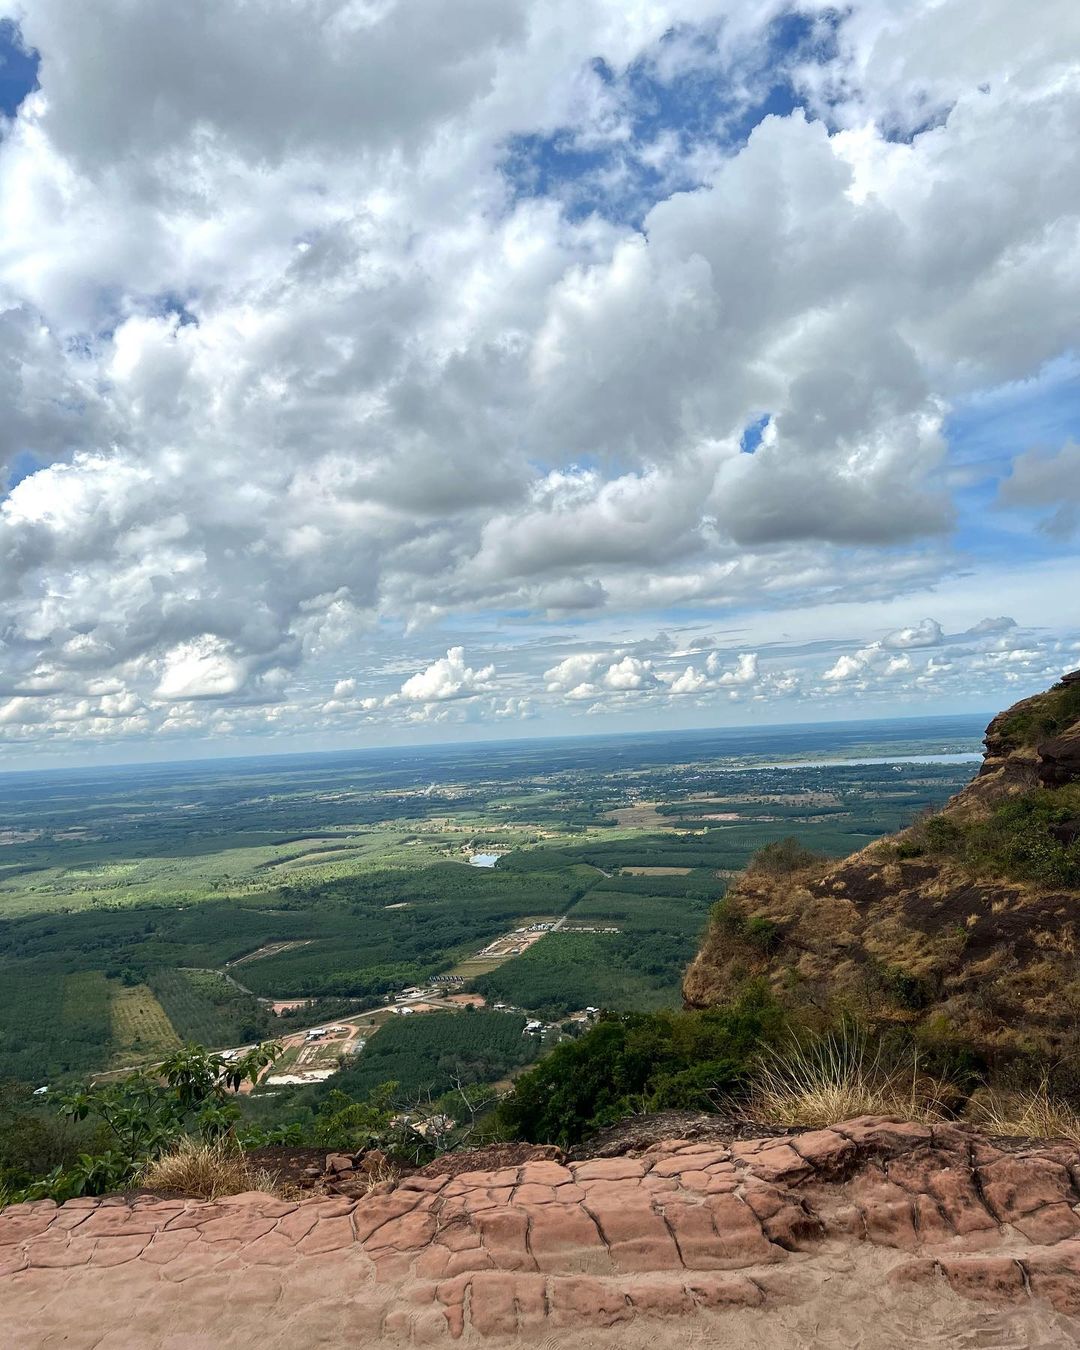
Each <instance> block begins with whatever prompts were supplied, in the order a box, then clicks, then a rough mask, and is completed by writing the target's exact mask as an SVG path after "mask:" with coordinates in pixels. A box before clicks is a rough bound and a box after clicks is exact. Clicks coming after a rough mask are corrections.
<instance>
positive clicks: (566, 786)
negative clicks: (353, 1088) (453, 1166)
mask: <svg viewBox="0 0 1080 1350" xmlns="http://www.w3.org/2000/svg"><path fill="white" fill-rule="evenodd" d="M980 731H981V728H980V726H979V724H978V722H977V721H975V720H972V719H967V720H964V719H939V720H937V721H935V722H933V723H932V724H930V723H928V724H925V725H922V724H907V725H903V726H901V725H898V724H896V725H892V726H890V725H887V724H877V725H874V726H871V725H864V726H861V727H860V726H855V725H852V726H842V727H832V728H820V727H818V728H809V727H808V728H787V729H782V730H779V731H778V730H772V731H770V730H767V729H765V730H748V731H744V732H713V733H710V732H695V733H692V734H690V733H687V734H683V733H676V734H673V735H664V736H657V737H648V736H644V737H618V738H610V737H599V738H588V739H586V740H580V741H578V740H571V739H567V740H562V741H558V742H530V743H518V744H506V745H502V746H492V745H485V746H482V747H481V746H478V747H462V746H444V747H435V748H422V749H409V750H401V749H398V750H394V751H386V752H382V751H379V752H370V753H364V754H355V755H352V754H350V755H327V756H304V755H301V756H288V757H278V758H273V759H264V760H243V761H241V760H237V761H231V762H229V761H221V762H216V763H213V764H196V765H157V766H139V767H133V768H129V769H123V770H112V769H110V770H87V771H79V772H71V773H66V774H65V773H44V774H21V775H17V776H16V775H7V776H3V775H0V1078H3V1077H7V1076H13V1077H17V1078H21V1079H25V1080H27V1081H35V1080H38V1079H40V1078H43V1077H44V1078H46V1079H48V1080H49V1081H57V1080H64V1079H70V1078H74V1077H77V1076H80V1075H84V1074H86V1073H88V1072H92V1071H95V1070H101V1069H104V1068H106V1067H107V1066H108V1065H110V1064H116V1063H118V1062H121V1061H125V1060H127V1059H129V1058H130V1059H135V1058H138V1057H139V1055H140V1054H141V1052H142V1050H143V1048H144V1047H146V1046H148V1045H155V1046H165V1045H166V1044H167V1043H168V1039H169V1033H168V1031H167V1029H166V1023H168V1024H169V1025H170V1026H171V1027H172V1029H173V1031H174V1032H175V1034H176V1036H177V1037H178V1038H179V1039H181V1040H187V1039H193V1040H196V1041H199V1042H201V1043H204V1044H207V1045H209V1046H214V1047H220V1046H227V1045H233V1044H241V1043H244V1042H246V1041H248V1040H252V1039H255V1037H256V1036H259V1035H267V1034H273V1033H274V1032H275V1031H280V1030H281V1029H282V1028H281V1026H280V1024H278V1021H277V1019H275V1018H273V1017H271V1016H270V1014H269V1013H268V1012H267V1011H266V1008H265V1005H264V1004H262V1003H260V1002H259V999H267V1000H275V1001H287V1000H290V999H317V1000H335V1002H333V1003H331V1004H330V1005H329V1006H330V1007H333V1008H335V1015H336V1016H338V1017H342V1016H344V1015H345V1013H344V1012H343V1011H342V1009H348V1010H349V1012H350V1013H351V1012H352V1010H353V1009H355V1008H356V1007H365V1006H366V1007H371V1006H373V1005H374V1004H376V1003H377V1002H380V1001H382V1000H383V999H385V998H386V996H387V995H389V994H392V993H394V992H395V991H397V990H399V989H400V988H401V987H403V986H405V985H412V984H420V983H423V982H425V981H427V980H429V979H431V978H432V977H433V976H435V975H438V974H442V973H446V972H448V971H451V970H457V971H458V972H459V973H461V974H463V975H464V976H465V978H466V979H472V980H474V981H475V983H476V986H477V988H479V989H482V990H483V991H484V992H485V993H488V994H489V997H494V998H498V999H499V1000H500V1001H506V1002H511V1003H514V1004H516V1005H519V1006H521V1007H524V1008H529V1009H533V1010H549V1011H550V1010H557V1009H566V1008H571V1009H572V1008H578V1007H581V1006H583V1005H586V1004H592V1005H598V1006H599V1005H607V1006H610V1007H651V1006H657V1005H660V1004H664V1003H673V1002H676V1001H677V999H678V988H679V979H680V976H681V973H682V968H683V966H684V965H685V962H686V960H687V959H688V957H689V955H690V954H691V953H692V951H693V948H694V945H695V944H696V940H697V935H698V932H699V931H700V928H701V926H702V925H703V923H704V921H705V916H706V914H707V911H708V907H709V905H710V904H711V903H712V902H713V901H714V900H715V899H717V898H718V897H719V895H721V894H722V893H723V890H724V888H725V885H726V881H727V878H728V877H730V876H731V875H732V874H733V873H735V872H736V871H737V870H738V869H739V868H741V867H742V866H744V865H745V863H746V861H747V860H748V858H749V857H750V855H751V854H752V853H753V852H754V851H756V849H758V848H760V847H761V845H762V844H764V843H767V842H770V841H771V840H773V839H777V838H781V837H783V836H785V835H795V836H796V837H797V838H798V839H799V840H800V842H802V843H803V844H804V845H805V846H807V847H809V848H812V849H816V850H817V851H820V852H823V853H832V854H844V853H848V852H850V851H852V850H853V849H855V848H859V847H861V846H862V845H863V844H864V843H866V842H868V841H869V840H870V839H872V838H874V837H877V836H878V835H880V834H881V833H884V832H885V831H887V830H891V829H894V828H896V827H897V826H899V825H902V824H904V823H906V821H908V820H910V819H911V818H912V817H913V816H915V815H916V814H917V813H918V812H919V811H920V810H922V809H923V808H925V807H927V806H933V805H937V804H940V802H941V801H943V800H944V799H945V797H947V796H948V795H949V794H950V793H951V792H952V791H954V790H955V789H956V788H957V787H958V786H960V785H961V783H962V782H963V781H965V780H966V778H967V776H968V775H969V774H970V772H971V767H972V766H970V765H956V764H940V765H938V764H920V765H914V764H911V765H900V764H879V765H853V764H842V765H830V766H814V765H809V766H803V767H798V768H784V767H775V766H773V765H772V763H771V762H768V763H766V762H762V763H761V764H760V765H755V764H754V763H753V762H752V761H753V760H754V758H755V757H759V758H763V759H764V758H765V757H767V758H768V760H769V761H772V760H778V759H782V758H785V757H799V756H801V757H809V756H811V755H812V754H815V753H822V752H824V751H828V752H829V753H832V754H836V753H838V752H844V753H848V754H856V753H858V754H861V755H868V756H869V755H874V754H880V753H882V751H883V749H891V750H894V751H895V752H896V753H898V754H899V753H913V752H915V751H917V750H919V749H920V748H921V747H925V746H929V747H931V748H932V749H933V750H935V751H939V750H953V749H967V748H973V747H974V746H975V745H976V744H977V741H978V735H979V734H980ZM735 758H739V760H740V762H739V765H738V766H736V765H734V759H735ZM472 851H481V852H482V851H492V852H497V853H499V854H501V855H503V856H501V857H500V859H499V862H498V865H497V866H496V867H495V868H491V869H480V868H472V867H469V866H467V865H466V864H465V862H464V859H465V858H467V856H468V855H469V853H470V852H472ZM538 914H541V915H545V916H550V917H557V918H561V919H564V920H565V926H564V928H563V931H560V932H558V933H555V934H553V935H551V936H546V937H543V938H541V939H540V940H538V941H536V942H534V943H532V945H530V946H529V947H528V949H527V950H522V951H520V952H517V953H514V952H513V951H512V950H511V949H512V947H513V946H514V945H518V944H515V943H513V942H511V943H508V944H506V947H505V948H500V949H498V950H497V951H492V952H488V953H485V955H484V956H483V957H479V956H478V953H480V952H481V951H482V950H483V949H484V948H485V947H487V946H488V945H489V944H491V943H492V942H493V941H495V940H496V939H498V938H500V937H501V936H504V935H507V934H510V933H512V932H513V931H514V930H515V929H516V928H518V927H520V926H525V925H527V923H528V922H529V921H531V920H532V919H534V918H535V916H537V915H538ZM603 929H617V930H618V931H616V932H604V931H586V930H603ZM522 945H523V944H522ZM222 972H228V973H231V974H233V975H234V977H235V980H236V981H237V982H238V983H239V985H241V986H245V987H246V991H250V992H246V991H245V988H238V987H237V985H236V984H230V983H229V982H228V981H227V980H225V979H224V978H223V976H222ZM256 995H257V996H258V998H257V997H256ZM155 1003H156V1006H157V1008H158V1009H160V1010H161V1012H160V1013H159V1012H157V1011H155ZM320 1006H326V1005H325V1004H323V1003H320V1004H318V1005H316V1007H315V1008H313V1009H312V1010H311V1013H312V1017H313V1018H316V1017H317V1016H318V1015H319V1014H318V1007H320ZM304 1016H306V1014H301V1015H300V1019H299V1020H298V1021H293V1020H291V1019H290V1023H289V1024H290V1025H291V1026H292V1027H296V1026H303V1025H304V1020H303V1018H304ZM466 1016H468V1015H466ZM395 1020H397V1019H395ZM406 1021H407V1022H408V1024H409V1025H410V1026H411V1025H412V1024H413V1023H414V1022H420V1021H422V1019H414V1018H409V1019H406ZM462 1025H463V1023H462ZM382 1034H383V1033H381V1032H380V1033H379V1035H380V1037H381V1036H382ZM394 1034H395V1035H396V1034H399V1033H394ZM454 1034H455V1035H456V1034H457V1032H455V1033H454ZM447 1035H449V1033H447ZM387 1043H391V1044H392V1043H393V1042H392V1038H391V1041H390V1042H387ZM387 1043H384V1046H385V1044H387ZM147 1053H148V1054H149V1053H156V1051H152V1052H151V1051H148V1052H147ZM365 1053H366V1052H365Z"/></svg>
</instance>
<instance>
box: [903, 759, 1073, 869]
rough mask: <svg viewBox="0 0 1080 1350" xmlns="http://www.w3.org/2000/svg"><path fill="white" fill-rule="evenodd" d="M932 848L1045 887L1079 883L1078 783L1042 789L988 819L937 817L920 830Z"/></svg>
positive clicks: (1006, 805) (974, 865)
mask: <svg viewBox="0 0 1080 1350" xmlns="http://www.w3.org/2000/svg"><path fill="white" fill-rule="evenodd" d="M920 833H921V835H922V838H923V839H924V840H925V846H926V848H927V849H928V851H930V852H932V853H935V854H939V855H944V856H946V857H955V858H957V859H958V860H960V861H962V862H963V863H964V864H965V865H966V866H968V867H970V868H971V869H972V870H973V871H975V872H977V873H980V874H991V875H994V876H998V877H1004V878H1008V879H1012V880H1016V881H1033V882H1036V883H1038V884H1039V885H1042V886H1063V887H1070V888H1071V887H1076V886H1080V785H1077V784H1069V785H1068V786H1066V787H1061V788H1057V789H1055V790H1049V789H1039V790H1037V791H1034V792H1029V793H1026V794H1025V795H1024V796H1022V797H1016V798H1013V799H1011V800H1010V801H1007V802H1004V803H1002V804H1001V805H1000V806H999V807H997V809H996V810H995V811H994V812H993V813H992V814H991V815H990V816H988V817H987V818H986V819H983V820H957V819H956V818H955V817H954V816H951V815H946V816H935V817H934V818H933V819H931V820H928V821H927V822H926V823H925V825H924V826H923V827H921V831H920Z"/></svg>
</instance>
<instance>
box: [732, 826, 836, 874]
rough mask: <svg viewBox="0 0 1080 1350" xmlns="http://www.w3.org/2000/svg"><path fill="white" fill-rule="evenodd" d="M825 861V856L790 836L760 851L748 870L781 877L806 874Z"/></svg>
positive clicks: (748, 866) (751, 861) (777, 840)
mask: <svg viewBox="0 0 1080 1350" xmlns="http://www.w3.org/2000/svg"><path fill="white" fill-rule="evenodd" d="M825 861H826V859H825V856H824V855H823V854H821V853H815V852H814V851H813V850H812V849H808V848H807V847H806V846H805V845H804V844H802V843H800V841H799V840H798V839H796V838H795V837H794V835H790V834H789V835H785V836H784V838H783V839H776V840H774V841H773V842H772V843H770V844H766V845H765V847H764V848H761V849H759V850H758V851H757V853H755V854H754V856H753V857H752V858H751V859H750V862H749V864H748V865H747V869H746V870H747V871H748V872H760V873H763V874H764V875H765V876H770V877H781V876H789V875H790V874H791V873H793V872H805V871H807V870H808V869H809V868H811V867H816V866H818V865H819V864H821V863H823V862H825Z"/></svg>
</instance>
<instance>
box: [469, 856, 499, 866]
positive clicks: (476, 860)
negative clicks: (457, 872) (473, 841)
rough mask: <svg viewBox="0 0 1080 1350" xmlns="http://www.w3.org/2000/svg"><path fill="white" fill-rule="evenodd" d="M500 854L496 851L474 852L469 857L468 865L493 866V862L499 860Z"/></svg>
mask: <svg viewBox="0 0 1080 1350" xmlns="http://www.w3.org/2000/svg"><path fill="white" fill-rule="evenodd" d="M500 856H501V855H500V854H498V853H474V854H473V855H472V856H471V857H470V858H469V866H470V867H494V866H495V864H496V863H497V862H498V861H499V858H500Z"/></svg>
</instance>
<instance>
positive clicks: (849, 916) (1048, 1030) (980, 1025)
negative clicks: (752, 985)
mask: <svg viewBox="0 0 1080 1350" xmlns="http://www.w3.org/2000/svg"><path fill="white" fill-rule="evenodd" d="M1078 922H1080V671H1077V672H1074V673H1072V674H1070V675H1066V676H1065V677H1064V678H1063V679H1062V680H1061V681H1060V682H1059V683H1058V684H1056V685H1055V686H1054V687H1053V688H1052V689H1050V690H1048V691H1046V692H1045V693H1043V694H1039V695H1036V696H1035V697H1034V698H1029V699H1025V700H1024V701H1023V702H1021V703H1017V704H1016V705H1015V706H1014V707H1012V708H1009V709H1008V710H1007V711H1006V712H1004V713H1000V714H999V715H998V716H997V717H995V718H994V719H993V721H992V722H991V723H990V726H989V727H988V728H987V732H986V755H985V758H984V761H983V764H982V767H981V768H980V770H979V773H978V774H977V776H976V777H975V779H974V781H973V782H972V783H971V784H970V785H969V786H968V787H966V788H965V789H964V790H963V791H962V792H960V793H958V794H957V796H955V797H954V798H952V800H951V801H950V802H949V803H948V804H947V805H946V806H945V808H944V809H943V810H942V811H941V812H940V813H938V814H937V815H935V816H931V817H929V818H927V819H925V820H922V821H919V822H917V823H916V824H914V825H913V826H911V827H910V828H909V829H907V830H904V831H902V832H901V833H899V834H896V835H892V836H890V837H889V838H887V839H883V840H879V841H877V842H876V843H874V844H872V845H870V846H869V847H868V848H866V849H864V850H862V851H861V852H860V853H857V854H854V855H853V856H852V857H849V858H846V859H844V860H843V861H841V862H824V861H821V860H814V859H810V858H807V857H805V856H803V855H800V854H798V853H793V854H787V855H785V854H784V851H783V850H773V851H772V853H771V855H770V852H769V851H768V850H767V851H766V854H765V856H763V857H762V858H761V859H760V860H759V861H758V862H757V863H756V864H752V865H751V867H750V868H749V869H748V870H747V872H746V873H744V875H743V876H742V877H741V878H740V879H739V880H738V882H737V883H736V884H735V885H734V886H733V887H732V889H731V891H730V892H729V893H728V896H727V897H726V899H725V900H724V901H723V902H722V903H721V904H720V905H719V906H718V907H717V911H716V913H715V915H714V918H713V920H712V922H711V924H710V927H709V929H708V931H707V933H706V936H705V939H704V942H703V944H702V948H701V950H700V952H699V953H698V955H697V957H696V959H695V960H694V962H693V963H692V965H691V966H690V968H689V970H688V972H687V974H686V978H685V981H684V986H683V992H684V996H685V999H686V1003H687V1005H688V1006H689V1007H692V1008H702V1007H709V1006H711V1005H714V1004H716V1003H720V1002H724V1001H726V1000H727V999H728V998H730V997H731V996H732V995H733V994H735V993H736V992H737V991H738V990H739V988H740V987H741V986H743V985H745V983H746V982H747V981H748V980H751V979H755V978H758V979H760V978H764V979H765V980H767V982H768V984H769V985H770V987H771V988H772V990H773V992H774V994H775V995H776V997H777V998H778V999H779V1000H780V1001H781V1002H782V1003H783V1004H784V1005H786V1006H788V1007H790V1008H795V1009H798V1010H799V1011H800V1013H801V1014H802V1015H804V1016H809V1017H810V1018H811V1019H812V1018H813V1017H815V1016H821V1017H822V1018H823V1019H824V1018H826V1017H829V1018H832V1017H835V1016H836V1015H837V1014H842V1013H845V1012H847V1013H851V1014H853V1015H856V1016H859V1017H864V1018H870V1019H873V1020H881V1021H885V1022H890V1021H891V1022H898V1023H906V1024H908V1025H910V1026H912V1027H913V1028H914V1029H915V1031H916V1032H917V1034H918V1035H919V1036H920V1038H922V1039H923V1040H924V1041H925V1042H929V1043H934V1042H942V1043H951V1044H954V1045H959V1046H963V1047H965V1048H967V1049H971V1050H974V1051H975V1052H976V1053H977V1054H979V1055H981V1056H982V1057H984V1058H985V1059H987V1060H988V1061H990V1062H991V1063H993V1062H995V1061H1004V1060H1008V1059H1009V1058H1012V1057H1014V1056H1016V1055H1023V1054H1032V1055H1038V1056H1040V1057H1047V1058H1048V1061H1056V1062H1065V1061H1069V1060H1072V1059H1073V1058H1074V1057H1077V1058H1076V1062H1077V1063H1080V1030H1078V1022H1080V959H1078V937H1080V934H1078Z"/></svg>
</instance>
